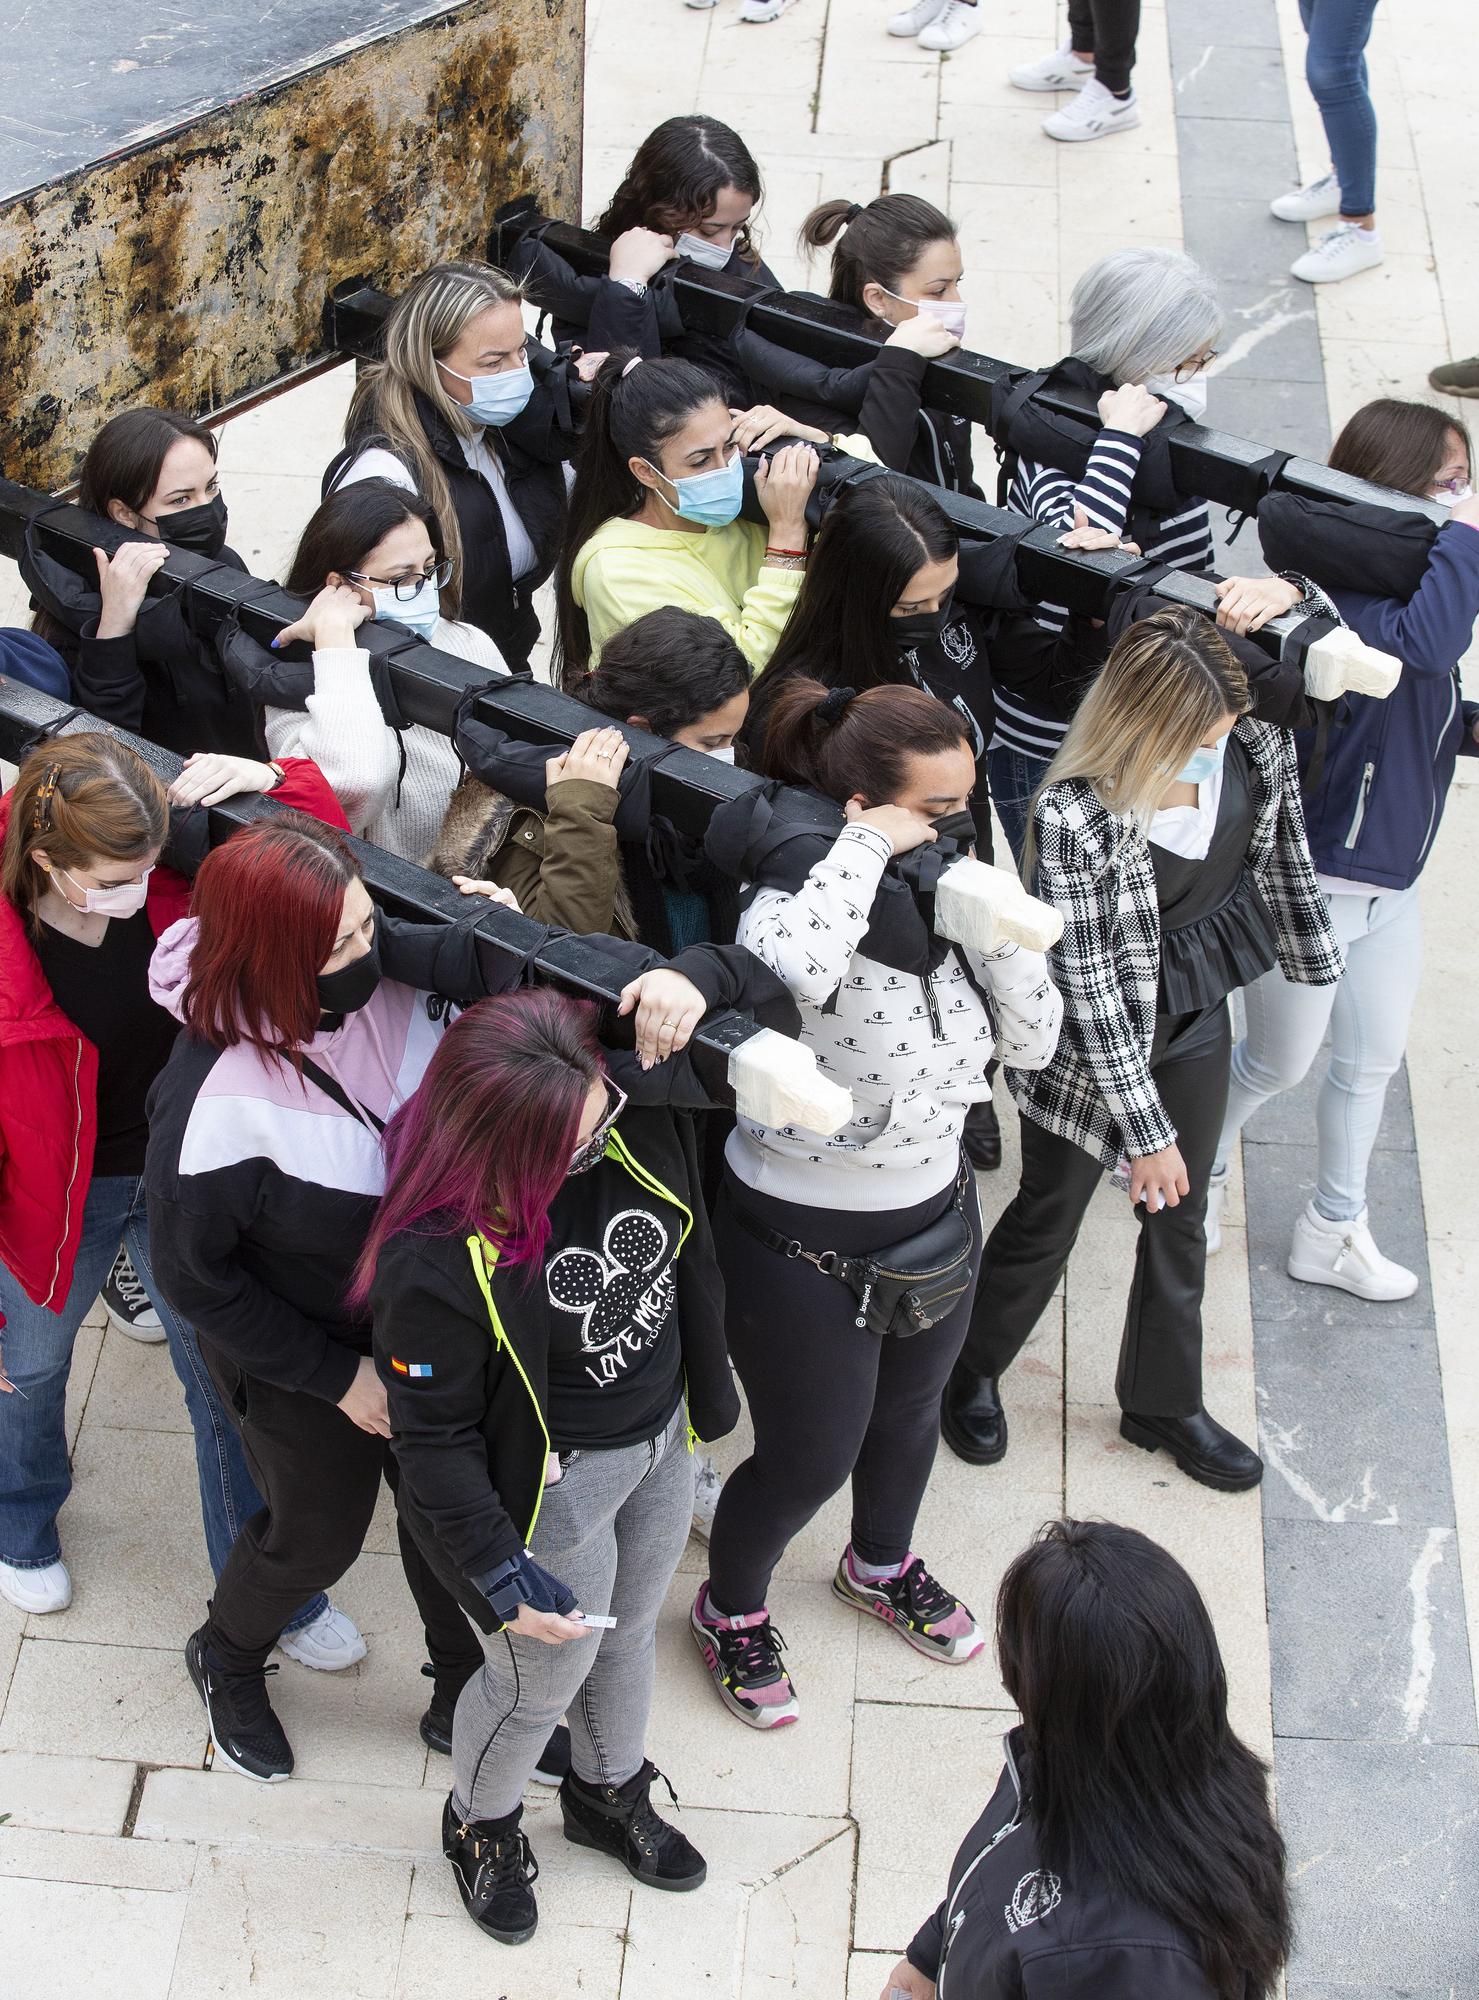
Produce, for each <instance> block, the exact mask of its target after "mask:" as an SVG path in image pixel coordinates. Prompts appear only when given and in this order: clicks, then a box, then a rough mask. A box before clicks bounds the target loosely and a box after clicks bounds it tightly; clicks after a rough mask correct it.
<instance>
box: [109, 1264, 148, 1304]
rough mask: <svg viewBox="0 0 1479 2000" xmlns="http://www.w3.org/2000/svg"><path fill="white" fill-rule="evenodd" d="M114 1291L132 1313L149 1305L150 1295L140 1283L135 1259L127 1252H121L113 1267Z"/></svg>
mask: <svg viewBox="0 0 1479 2000" xmlns="http://www.w3.org/2000/svg"><path fill="white" fill-rule="evenodd" d="M113 1289H114V1291H115V1292H117V1294H118V1296H119V1298H121V1299H122V1301H123V1303H124V1304H125V1305H126V1306H127V1307H128V1309H129V1311H130V1312H138V1311H139V1310H140V1308H141V1307H143V1306H146V1305H148V1303H149V1294H148V1293H147V1292H146V1291H145V1290H144V1287H143V1285H142V1284H141V1283H140V1282H139V1274H138V1272H137V1271H136V1270H135V1269H134V1266H133V1259H132V1258H131V1257H130V1256H129V1254H128V1252H127V1251H126V1250H120V1251H119V1253H118V1262H117V1263H116V1264H115V1265H114V1266H113Z"/></svg>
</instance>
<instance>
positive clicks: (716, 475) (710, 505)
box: [642, 452, 745, 528]
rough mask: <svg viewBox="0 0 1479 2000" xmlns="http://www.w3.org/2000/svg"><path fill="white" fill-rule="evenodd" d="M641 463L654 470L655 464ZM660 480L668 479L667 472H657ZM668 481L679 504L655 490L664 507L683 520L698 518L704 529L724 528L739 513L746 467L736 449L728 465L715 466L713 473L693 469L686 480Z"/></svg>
mask: <svg viewBox="0 0 1479 2000" xmlns="http://www.w3.org/2000/svg"><path fill="white" fill-rule="evenodd" d="M642 462H643V464H644V465H647V466H648V470H649V471H651V472H657V467H656V466H655V465H650V464H648V461H647V460H646V459H644V460H643V461H642ZM658 477H659V479H664V478H667V475H666V473H661V472H659V473H658ZM668 484H669V485H670V486H671V487H672V489H673V491H674V492H675V493H676V494H677V496H678V504H677V505H676V506H674V505H673V502H672V501H671V500H670V499H669V498H668V496H667V494H666V493H664V492H662V491H661V490H660V489H659V491H658V495H657V497H658V499H659V500H661V502H662V504H663V505H664V507H667V508H669V509H670V510H671V511H672V512H673V513H674V514H677V515H679V516H680V517H681V518H682V519H683V520H685V521H697V522H698V523H699V525H700V526H701V527H704V528H727V527H728V526H729V524H730V522H731V521H732V520H734V519H735V517H736V516H737V515H738V513H739V510H740V501H741V500H742V499H743V498H744V492H745V468H744V466H743V465H742V464H741V463H740V455H739V453H738V452H736V453H735V454H734V457H733V458H732V459H730V461H729V463H728V465H721V466H718V467H717V468H716V469H715V470H714V471H713V472H695V473H694V474H693V475H692V477H691V478H688V479H669V480H668Z"/></svg>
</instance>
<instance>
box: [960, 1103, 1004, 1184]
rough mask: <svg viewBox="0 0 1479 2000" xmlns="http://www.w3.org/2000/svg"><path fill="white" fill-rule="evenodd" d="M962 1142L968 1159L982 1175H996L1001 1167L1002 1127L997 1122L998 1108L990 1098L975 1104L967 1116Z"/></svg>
mask: <svg viewBox="0 0 1479 2000" xmlns="http://www.w3.org/2000/svg"><path fill="white" fill-rule="evenodd" d="M961 1142H962V1144H963V1145H964V1146H965V1156H966V1158H967V1159H968V1160H969V1161H970V1163H971V1165H972V1166H973V1167H979V1168H980V1169H981V1171H982V1173H984V1174H991V1173H995V1171H996V1169H997V1168H998V1167H999V1166H1000V1165H1001V1126H1000V1125H999V1124H998V1123H997V1120H996V1106H995V1105H994V1104H993V1103H992V1102H991V1099H990V1098H989V1097H985V1098H982V1100H981V1102H980V1103H979V1104H973V1105H972V1106H971V1108H970V1110H969V1111H967V1113H966V1114H965V1130H964V1132H962V1134H961Z"/></svg>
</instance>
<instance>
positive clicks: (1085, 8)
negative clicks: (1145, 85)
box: [1068, 0, 1140, 93]
mask: <svg viewBox="0 0 1479 2000" xmlns="http://www.w3.org/2000/svg"><path fill="white" fill-rule="evenodd" d="M1068 29H1069V33H1070V35H1071V36H1072V39H1073V46H1074V48H1075V49H1077V51H1078V53H1079V54H1080V55H1081V56H1086V55H1087V54H1088V53H1089V51H1090V50H1091V49H1092V50H1093V52H1094V74H1095V76H1096V77H1097V78H1098V79H1099V81H1100V82H1101V83H1102V84H1103V85H1104V88H1105V89H1106V90H1114V91H1119V92H1120V93H1123V92H1125V91H1127V90H1128V89H1129V88H1130V71H1131V70H1132V69H1133V68H1134V67H1135V37H1136V36H1137V35H1138V34H1139V33H1140V0H1068Z"/></svg>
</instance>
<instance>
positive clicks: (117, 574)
mask: <svg viewBox="0 0 1479 2000" xmlns="http://www.w3.org/2000/svg"><path fill="white" fill-rule="evenodd" d="M216 452H217V444H216V438H215V434H214V433H213V432H211V431H208V430H207V429H206V428H205V426H204V425H203V424H197V423H194V422H192V421H191V419H190V418H189V417H181V416H177V415H176V414H175V413H174V412H173V411H172V410H150V409H141V410H124V411H121V412H120V414H119V415H118V416H116V417H110V418H109V420H108V422H107V423H105V424H104V425H103V427H102V429H101V430H100V431H99V432H98V434H97V436H96V437H95V438H94V439H93V441H92V443H91V444H90V445H89V446H88V450H87V456H86V457H85V458H84V459H83V461H82V470H81V472H80V474H79V476H78V488H77V504H78V506H79V507H82V508H84V509H85V510H86V511H87V512H88V513H90V514H101V515H103V516H104V517H105V518H106V519H108V520H111V521H116V522H117V523H118V524H119V526H120V527H124V528H127V529H128V530H129V532H130V533H131V534H136V535H139V536H141V537H142V538H143V539H141V540H139V541H136V542H125V543H124V544H123V545H122V547H121V548H119V549H117V550H116V551H115V552H114V554H113V555H112V556H111V557H109V556H108V555H106V554H105V553H104V551H103V550H102V549H94V551H93V556H94V559H95V560H96V562H97V567H98V588H97V589H96V590H89V589H88V588H87V587H86V586H85V585H84V583H83V582H82V580H81V578H80V577H78V576H77V575H76V573H75V572H74V571H72V570H70V569H68V568H66V566H65V565H64V564H62V563H59V562H56V561H54V560H53V559H52V558H51V557H50V556H48V555H46V554H45V553H44V552H43V551H42V550H41V549H40V548H39V547H38V546H36V545H34V544H33V545H31V546H29V547H28V548H27V550H26V552H25V553H24V555H23V556H22V557H21V563H20V567H21V574H22V575H23V576H24V577H25V580H26V582H27V583H28V584H29V585H30V587H31V593H32V602H33V604H34V605H35V606H36V607H37V616H36V619H35V628H36V630H37V631H38V632H39V633H40V634H41V636H42V637H43V638H44V639H47V640H49V641H50V642H51V644H52V645H53V646H55V647H56V648H57V650H58V651H59V652H60V653H61V655H62V657H63V659H64V660H65V661H66V662H67V665H68V666H69V667H70V669H71V672H72V695H73V699H74V700H75V701H76V702H77V703H78V704H79V706H81V707H83V708H86V709H87V710H88V711H89V713H90V714H93V715H96V716H100V717H101V718H102V720H103V721H105V722H112V723H116V724H117V725H118V727H119V728H120V729H132V730H134V731H135V732H136V733H137V734H139V735H140V736H145V737H147V738H148V740H149V741H150V742H151V743H157V744H159V745H160V747H161V748H162V749H165V750H173V751H175V752H176V753H177V754H178V755H179V756H181V757H184V756H188V755H189V754H190V752H191V751H194V750H219V751H224V752H225V753H227V754H228V755H230V756H237V757H259V756H260V755H261V752H262V739H261V732H260V728H259V725H258V722H257V718H256V716H255V715H254V714H253V713H252V710H251V706H250V704H249V703H247V702H245V701H242V700H241V699H240V697H239V696H238V695H237V694H236V692H235V690H234V689H233V687H232V685H231V683H230V682H229V681H228V680H227V679H226V678H225V677H224V676H223V675H222V673H221V670H220V667H219V666H218V665H217V664H216V661H215V660H214V658H213V657H212V655H211V651H210V648H209V646H208V645H207V644H205V642H204V641H202V640H200V639H198V638H197V637H196V636H195V632H194V630H193V628H192V626H191V622H190V618H189V616H188V613H187V610H186V608H185V605H184V603H183V600H182V597H181V593H180V591H179V590H174V591H170V592H168V593H166V594H165V595H163V596H156V597H152V598H151V597H150V596H149V584H150V581H151V579H152V578H153V577H154V576H155V574H156V573H157V571H158V570H159V569H160V568H161V566H162V565H163V564H164V562H165V561H166V560H167V559H168V557H169V553H170V551H171V549H186V550H188V551H189V552H190V553H191V554H192V555H200V556H208V557H209V558H210V559H211V560H212V561H213V562H217V563H221V564H224V565H225V566H226V567H227V568H229V569H235V570H244V569H245V568H246V564H245V563H244V562H243V561H242V560H241V558H240V556H238V555H237V554H236V553H235V551H234V550H232V549H228V548H227V546H226V502H225V501H224V500H223V499H222V497H221V487H220V481H219V479H218V478H217V475H216Z"/></svg>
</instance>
